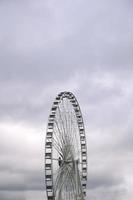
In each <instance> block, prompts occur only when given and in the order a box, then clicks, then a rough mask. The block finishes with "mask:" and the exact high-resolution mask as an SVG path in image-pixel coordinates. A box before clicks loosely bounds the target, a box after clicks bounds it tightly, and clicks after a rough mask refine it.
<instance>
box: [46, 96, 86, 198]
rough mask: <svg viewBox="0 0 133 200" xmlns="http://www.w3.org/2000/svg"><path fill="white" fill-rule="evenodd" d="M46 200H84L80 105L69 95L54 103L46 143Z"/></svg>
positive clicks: (83, 146)
mask: <svg viewBox="0 0 133 200" xmlns="http://www.w3.org/2000/svg"><path fill="white" fill-rule="evenodd" d="M45 183H46V194H47V199H48V200H85V196H86V183H87V147H86V138H85V129H84V123H83V118H82V114H81V110H80V107H79V104H78V102H77V100H76V98H75V96H74V95H73V94H72V93H71V92H61V93H59V94H58V95H57V97H56V98H55V101H54V102H53V105H52V108H51V111H50V115H49V119H48V125H47V132H46V140H45Z"/></svg>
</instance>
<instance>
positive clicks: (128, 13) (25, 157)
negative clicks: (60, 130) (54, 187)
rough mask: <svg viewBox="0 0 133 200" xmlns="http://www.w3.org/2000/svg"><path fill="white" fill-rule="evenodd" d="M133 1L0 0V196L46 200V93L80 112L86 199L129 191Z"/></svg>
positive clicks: (112, 198) (132, 174) (114, 198)
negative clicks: (68, 97)
mask: <svg viewBox="0 0 133 200" xmlns="http://www.w3.org/2000/svg"><path fill="white" fill-rule="evenodd" d="M132 54H133V2H132V1H131V0H101V1H99V0H93V1H92V0H47V1H46V0H0V200H45V199H46V196H45V191H44V188H45V187H44V163H43V159H44V158H43V156H44V140H45V130H46V124H47V118H48V114H49V110H50V107H51V104H52V101H53V99H54V98H55V96H56V95H57V93H59V92H60V91H64V90H65V91H71V92H73V93H74V94H75V96H76V97H77V99H78V101H79V103H80V106H81V110H82V113H83V117H84V121H85V127H86V136H87V145H88V192H87V199H90V200H125V199H128V200H132V199H133V191H132V188H133V171H132V169H133V155H132V151H133V123H132V121H133V55H132Z"/></svg>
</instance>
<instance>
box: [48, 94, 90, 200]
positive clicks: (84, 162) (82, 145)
mask: <svg viewBox="0 0 133 200" xmlns="http://www.w3.org/2000/svg"><path fill="white" fill-rule="evenodd" d="M63 98H66V99H68V100H69V101H70V103H71V105H72V108H73V110H74V112H75V116H76V120H77V126H78V130H79V140H80V148H81V152H80V154H81V163H78V160H77V159H73V161H72V159H71V160H66V161H65V160H62V161H61V162H63V163H65V162H66V163H67V164H68V161H69V164H71V163H72V162H73V165H72V166H76V163H78V164H80V165H81V169H82V171H81V175H78V176H79V178H80V184H81V189H82V191H83V198H82V199H84V198H85V195H86V183H87V145H86V137H85V129H84V122H83V117H82V113H81V110H80V107H79V104H78V101H77V99H76V97H75V96H74V95H73V94H72V93H71V92H61V93H59V94H58V95H57V96H56V98H55V101H54V102H53V105H52V108H51V111H50V115H49V119H48V126H47V132H46V142H45V183H46V193H47V198H48V200H55V199H56V197H55V191H54V181H53V177H54V174H53V161H54V160H57V161H58V162H59V158H53V157H52V156H53V146H52V145H53V141H52V139H53V126H54V124H55V121H54V119H55V115H56V112H57V108H58V106H59V104H60V101H61V100H62V99H63ZM74 163H75V164H74ZM78 164H77V165H78ZM64 166H65V165H64ZM77 170H78V168H77ZM62 184H63V183H62ZM60 187H62V185H61V186H60Z"/></svg>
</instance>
